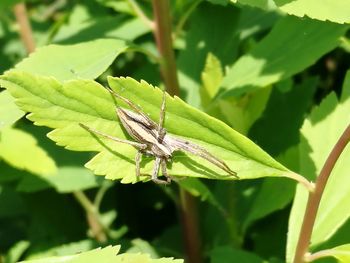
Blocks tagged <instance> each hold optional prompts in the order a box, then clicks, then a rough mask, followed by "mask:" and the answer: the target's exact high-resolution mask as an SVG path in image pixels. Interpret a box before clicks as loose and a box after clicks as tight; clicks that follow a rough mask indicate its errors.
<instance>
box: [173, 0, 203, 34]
mask: <svg viewBox="0 0 350 263" xmlns="http://www.w3.org/2000/svg"><path fill="white" fill-rule="evenodd" d="M201 2H202V0H197V1H195V2H193V3H192V4H191V6H190V7H189V8H188V9H187V11H186V12H185V13H184V14H183V15H182V16H181V18H180V20H179V22H178V23H177V25H176V26H175V30H174V38H175V39H176V37H177V36H178V35H180V32H181V30H182V28H183V27H184V25H185V23H186V21H187V19H188V18H189V17H190V15H191V14H192V13H193V11H194V10H195V9H196V7H197V6H198V5H199V4H200V3H201Z"/></svg>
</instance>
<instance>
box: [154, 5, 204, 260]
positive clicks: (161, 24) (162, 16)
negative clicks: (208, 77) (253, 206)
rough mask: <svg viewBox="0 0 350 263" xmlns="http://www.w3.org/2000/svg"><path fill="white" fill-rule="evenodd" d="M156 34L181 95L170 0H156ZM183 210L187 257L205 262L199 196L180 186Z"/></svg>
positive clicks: (169, 81)
mask: <svg viewBox="0 0 350 263" xmlns="http://www.w3.org/2000/svg"><path fill="white" fill-rule="evenodd" d="M152 4H153V13H154V36H155V39H156V43H157V48H158V51H159V53H160V57H161V59H160V60H161V63H160V71H161V74H162V77H163V80H164V83H165V87H166V89H167V91H168V92H169V93H170V94H171V95H172V96H174V95H177V96H179V94H180V88H179V81H178V79H177V70H176V62H175V54H174V50H173V45H172V38H171V34H172V31H171V19H170V6H169V1H168V0H153V1H152ZM180 199H181V202H180V214H181V219H182V221H181V222H182V229H183V238H184V242H185V250H186V255H187V261H188V262H190V263H201V262H202V256H201V250H200V247H201V246H200V238H199V230H198V219H197V206H196V200H195V198H194V197H193V196H192V195H190V194H188V193H187V192H186V191H185V190H183V189H182V188H180Z"/></svg>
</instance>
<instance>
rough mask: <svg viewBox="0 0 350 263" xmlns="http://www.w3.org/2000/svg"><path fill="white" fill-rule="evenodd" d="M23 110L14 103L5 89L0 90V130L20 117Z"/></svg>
mask: <svg viewBox="0 0 350 263" xmlns="http://www.w3.org/2000/svg"><path fill="white" fill-rule="evenodd" d="M23 115H24V112H23V111H21V110H20V109H19V108H18V107H17V106H16V104H15V101H14V99H13V98H12V97H11V95H10V94H9V92H8V91H7V90H4V91H2V92H0V131H1V130H2V129H3V128H5V127H8V126H11V125H12V124H13V123H15V122H16V121H17V120H19V119H20V118H22V117H23Z"/></svg>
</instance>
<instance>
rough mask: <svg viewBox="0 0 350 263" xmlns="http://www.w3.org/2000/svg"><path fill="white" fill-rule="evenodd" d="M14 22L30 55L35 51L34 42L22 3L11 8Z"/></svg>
mask: <svg viewBox="0 0 350 263" xmlns="http://www.w3.org/2000/svg"><path fill="white" fill-rule="evenodd" d="M13 12H14V14H15V16H16V20H17V23H18V26H19V33H20V35H21V39H22V42H23V44H24V47H25V48H26V51H27V53H28V54H29V53H32V52H33V51H34V50H35V42H34V38H33V32H32V28H31V26H30V23H29V20H28V16H27V9H26V6H25V4H24V3H19V4H16V5H15V6H14V8H13Z"/></svg>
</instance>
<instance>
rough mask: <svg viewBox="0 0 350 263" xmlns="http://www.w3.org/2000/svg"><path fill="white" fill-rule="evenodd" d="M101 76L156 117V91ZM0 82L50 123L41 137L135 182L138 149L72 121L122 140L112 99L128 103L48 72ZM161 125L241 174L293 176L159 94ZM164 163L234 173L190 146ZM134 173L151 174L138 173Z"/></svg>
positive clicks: (213, 122)
mask: <svg viewBox="0 0 350 263" xmlns="http://www.w3.org/2000/svg"><path fill="white" fill-rule="evenodd" d="M108 83H109V86H110V87H111V89H112V90H113V91H114V92H115V93H117V94H119V95H120V96H122V97H124V98H126V99H127V100H129V101H132V103H133V104H135V105H136V106H137V107H138V108H140V109H142V112H143V113H145V114H146V115H147V116H148V117H149V118H150V120H152V121H153V122H155V123H158V121H159V112H160V107H161V104H162V91H161V90H159V89H157V88H155V87H153V86H152V85H150V84H148V83H146V82H145V81H141V82H138V81H136V80H134V79H132V78H122V77H121V78H112V77H109V78H108ZM0 84H1V85H2V86H4V87H6V88H7V89H8V90H9V92H10V93H11V95H12V96H13V97H15V98H16V104H17V105H18V106H19V107H20V108H21V109H22V110H24V111H26V112H30V114H29V115H28V116H27V118H28V119H30V120H32V121H33V122H34V123H35V124H36V125H44V126H48V127H51V128H53V129H54V130H53V131H52V132H50V133H49V134H48V137H49V138H50V139H52V140H54V141H55V142H56V143H57V144H58V145H60V146H64V147H65V148H67V149H70V150H75V151H94V152H98V154H97V155H95V156H94V157H93V158H92V159H91V160H90V161H89V162H88V163H87V164H86V167H88V168H89V169H91V170H92V171H93V172H94V173H95V174H97V175H105V176H106V178H107V179H113V180H114V179H122V182H123V183H134V182H136V181H137V178H136V175H135V161H134V159H135V154H136V152H137V150H136V149H135V148H134V147H132V146H130V145H126V144H122V143H117V142H114V141H112V140H110V139H108V138H103V137H101V136H96V134H95V135H94V134H91V132H88V131H87V130H86V129H84V128H82V127H81V126H80V125H79V123H82V124H84V125H86V126H88V127H90V128H92V129H94V130H96V131H100V132H101V133H104V134H108V135H109V136H113V137H116V138H119V139H121V140H132V138H131V137H130V135H128V134H127V133H126V131H125V129H124V128H123V127H122V126H121V124H120V120H119V119H118V117H117V115H116V112H115V111H116V105H119V106H121V107H123V108H126V109H130V105H127V104H126V103H125V101H123V100H120V99H118V98H115V97H114V96H113V95H111V94H110V92H108V91H107V89H106V88H104V87H103V86H102V85H100V84H99V83H97V82H95V81H92V80H82V79H79V80H71V81H66V82H63V83H62V82H59V81H58V80H56V79H54V78H52V77H43V76H38V75H33V74H30V73H25V72H21V71H11V72H8V73H7V74H5V75H3V76H2V77H1V79H0ZM164 127H165V129H166V131H167V132H168V134H171V135H173V136H175V137H176V138H179V139H181V140H184V141H190V142H191V143H192V142H193V143H194V144H196V145H198V146H200V147H201V148H203V149H205V150H206V151H208V152H209V153H210V154H211V155H213V156H215V157H217V158H219V159H220V160H222V161H223V162H224V163H225V164H226V165H227V166H228V167H229V169H231V170H233V171H234V172H236V173H237V175H238V176H239V178H240V179H252V178H260V177H268V176H282V177H294V176H295V174H294V173H292V172H290V171H289V170H288V169H287V168H285V167H284V166H283V165H281V164H280V163H278V162H277V161H275V160H274V159H273V158H272V157H270V156H269V155H268V154H267V153H266V152H264V151H263V150H262V149H261V148H259V147H258V146H257V145H255V144H254V143H253V142H252V141H250V140H249V139H248V138H246V137H244V136H243V135H241V134H239V133H238V132H236V131H234V130H233V129H232V128H230V127H229V126H227V125H226V124H224V123H223V122H221V121H219V120H217V119H215V118H213V117H211V116H209V115H207V114H205V113H203V112H201V111H199V110H197V109H195V108H193V107H191V106H189V105H188V104H186V103H185V102H183V101H182V100H181V99H179V98H178V97H174V98H172V97H170V96H169V95H166V110H165V119H164ZM152 160H153V158H150V157H147V156H146V157H145V158H143V160H142V161H141V162H140V169H141V174H151V173H152V171H153V161H152ZM167 169H168V170H169V175H170V176H172V177H202V178H210V179H220V180H232V179H235V178H234V177H233V176H229V175H228V174H227V172H226V171H224V170H223V169H221V168H219V167H217V165H215V164H213V163H211V162H209V161H208V160H206V159H203V158H202V157H200V156H196V155H194V154H191V153H183V152H175V153H174V155H173V158H172V161H171V162H168V163H167ZM140 179H141V180H149V179H150V178H149V176H141V177H140ZM296 179H297V180H302V179H300V178H296Z"/></svg>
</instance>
